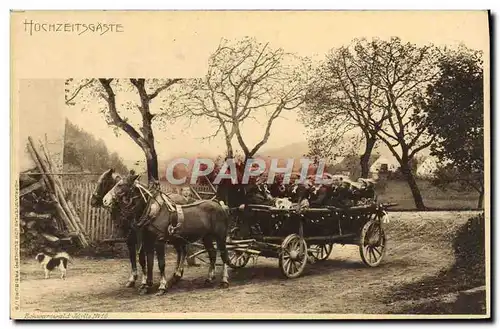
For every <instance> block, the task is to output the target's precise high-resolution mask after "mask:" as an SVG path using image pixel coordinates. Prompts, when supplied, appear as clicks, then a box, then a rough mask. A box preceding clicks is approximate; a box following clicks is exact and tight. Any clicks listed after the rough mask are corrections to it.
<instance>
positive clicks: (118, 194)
mask: <svg viewBox="0 0 500 329" xmlns="http://www.w3.org/2000/svg"><path fill="white" fill-rule="evenodd" d="M137 178H138V176H137V175H129V176H128V177H126V178H124V179H120V180H119V181H118V182H117V183H116V184H115V185H114V186H113V187H112V188H111V190H110V191H109V192H108V193H107V194H106V195H105V196H104V198H103V205H104V206H105V207H111V208H113V207H115V206H116V205H118V206H119V207H124V206H126V203H127V202H130V201H129V200H136V202H137V204H138V205H140V206H138V207H137V208H135V217H134V218H139V221H138V222H136V223H135V227H136V230H137V231H138V232H140V234H139V236H140V237H141V238H142V246H143V248H144V250H145V252H146V258H147V279H146V286H145V287H144V288H145V289H148V288H150V287H151V286H152V281H153V275H152V274H153V273H152V268H153V256H154V251H155V249H156V251H157V253H158V251H159V248H158V246H159V245H162V246H163V249H162V250H165V249H164V246H165V242H168V243H169V244H171V245H173V246H174V248H175V250H176V252H177V265H176V270H175V272H174V273H173V275H172V277H171V278H170V279H169V280H167V279H166V277H165V266H164V263H163V265H162V266H161V267H160V275H161V279H160V286H159V288H158V293H157V294H158V295H161V294H164V293H165V292H166V291H167V289H169V288H170V287H172V286H173V285H174V284H175V283H177V282H178V281H179V280H180V279H181V278H182V276H183V274H184V262H185V259H186V256H187V246H188V244H190V243H192V242H195V241H198V240H201V241H203V245H204V247H205V249H206V250H207V252H208V256H209V259H210V267H209V270H208V278H207V280H206V282H207V283H212V282H213V281H214V279H215V262H216V257H217V251H216V250H215V248H214V242H216V245H217V249H218V250H219V252H220V256H221V259H222V262H223V265H222V278H221V287H222V288H227V287H228V286H229V274H228V264H229V258H228V252H227V249H226V238H227V234H228V226H229V214H228V212H227V211H226V209H224V207H223V206H222V205H221V204H219V203H217V202H216V201H212V200H202V201H196V202H194V203H190V204H187V205H181V204H179V203H178V202H177V201H178V200H175V199H174V198H173V196H174V195H173V194H170V195H167V194H165V193H162V192H161V191H153V192H152V191H150V190H148V189H147V188H146V187H144V186H143V185H141V184H140V183H139V182H138V181H137ZM181 197H182V196H181ZM158 257H160V255H158ZM162 258H163V259H164V254H163V257H162ZM158 259H159V260H160V258H158Z"/></svg>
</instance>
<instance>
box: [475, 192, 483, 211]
mask: <svg viewBox="0 0 500 329" xmlns="http://www.w3.org/2000/svg"><path fill="white" fill-rule="evenodd" d="M483 202H484V190H481V191H480V192H479V199H478V200H477V209H482V208H483Z"/></svg>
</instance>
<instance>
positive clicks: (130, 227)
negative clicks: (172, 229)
mask: <svg viewBox="0 0 500 329" xmlns="http://www.w3.org/2000/svg"><path fill="white" fill-rule="evenodd" d="M132 177H133V176H128V177H125V178H124V179H131V178H132ZM121 179H122V177H121V176H120V175H119V174H118V173H116V172H115V171H114V170H113V169H108V170H106V171H105V172H104V173H103V174H101V176H100V177H99V179H98V181H97V186H96V187H95V189H94V191H93V193H92V197H91V199H90V205H91V206H92V207H101V206H103V198H104V196H105V195H106V194H107V193H108V192H109V191H110V190H111V189H112V188H113V187H114V186H115V184H117V183H118V182H119V181H120V180H121ZM170 198H172V199H173V200H175V202H176V203H178V204H183V203H187V201H186V199H185V198H184V197H182V196H181V195H177V194H171V195H170ZM122 201H125V200H122ZM144 208H145V205H144V203H143V201H141V200H140V199H138V198H135V199H129V200H126V202H124V203H123V204H120V203H116V204H115V205H114V206H113V207H111V216H112V218H113V220H115V221H117V222H118V226H119V229H120V231H121V233H122V235H123V236H124V237H125V240H126V244H127V249H128V253H129V259H130V265H131V268H132V271H131V274H130V277H129V278H128V280H127V283H126V285H125V286H126V287H134V286H135V283H136V281H137V279H138V273H137V246H138V245H141V243H140V242H141V241H143V238H142V236H141V234H142V232H140V231H139V230H137V228H136V227H135V226H134V223H136V222H138V221H139V217H140V215H141V213H140V212H141V210H142V211H144ZM139 240H141V241H139ZM154 250H155V251H156V254H157V258H158V267H159V269H160V272H162V271H164V268H165V243H164V242H161V241H158V243H157V244H156V245H155V246H154ZM138 254H139V265H140V266H141V269H142V281H141V285H140V288H139V291H140V292H141V294H144V293H146V292H147V290H148V286H149V285H150V284H151V282H149V283H148V282H147V273H146V271H147V267H146V265H147V264H146V260H147V259H146V251H145V248H144V247H143V246H142V245H141V248H139V252H138ZM150 259H151V262H152V261H153V259H152V257H150ZM152 267H153V265H152V264H151V266H150V268H151V269H152Z"/></svg>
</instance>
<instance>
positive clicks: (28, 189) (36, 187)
mask: <svg viewBox="0 0 500 329" xmlns="http://www.w3.org/2000/svg"><path fill="white" fill-rule="evenodd" d="M43 187H44V184H43V181H42V180H39V181H38V182H36V183H34V184H31V185H30V186H28V187H25V188H23V189H22V190H21V191H19V196H23V195H26V194H28V193H31V192H34V191H36V190H39V189H43Z"/></svg>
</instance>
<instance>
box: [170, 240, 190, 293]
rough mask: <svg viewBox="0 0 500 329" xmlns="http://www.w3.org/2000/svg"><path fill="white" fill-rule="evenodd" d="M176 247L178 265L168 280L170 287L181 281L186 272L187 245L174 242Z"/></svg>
mask: <svg viewBox="0 0 500 329" xmlns="http://www.w3.org/2000/svg"><path fill="white" fill-rule="evenodd" d="M174 248H175V251H176V252H177V265H176V268H175V272H174V274H172V277H171V278H170V279H169V280H168V283H167V286H168V288H170V287H172V286H173V285H174V284H176V283H177V282H179V280H180V279H181V278H182V275H183V274H184V261H185V259H186V253H187V250H186V246H185V245H182V244H180V243H174Z"/></svg>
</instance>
